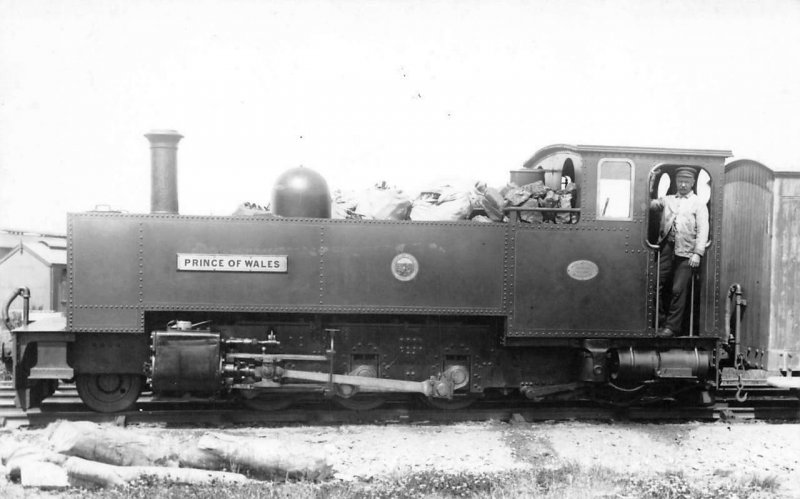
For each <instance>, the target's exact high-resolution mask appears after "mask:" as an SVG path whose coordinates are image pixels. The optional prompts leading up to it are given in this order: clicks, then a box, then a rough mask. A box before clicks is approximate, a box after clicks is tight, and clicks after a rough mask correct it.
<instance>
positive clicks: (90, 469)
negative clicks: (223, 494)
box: [64, 457, 248, 487]
mask: <svg viewBox="0 0 800 499" xmlns="http://www.w3.org/2000/svg"><path fill="white" fill-rule="evenodd" d="M64 468H65V469H66V470H67V473H68V474H69V478H70V481H73V482H78V483H90V484H94V485H96V486H100V487H117V486H121V485H125V484H126V483H129V482H132V481H134V480H138V479H141V478H144V477H151V478H155V479H157V480H163V481H166V482H170V483H175V484H185V485H208V484H211V483H215V484H220V485H229V484H237V483H245V482H247V481H248V479H247V477H245V476H244V475H242V474H239V473H230V472H226V471H210V470H199V469H194V468H163V467H160V466H114V465H112V464H105V463H98V462H95V461H88V460H86V459H81V458H79V457H70V458H69V459H67V460H66V462H65V463H64Z"/></svg>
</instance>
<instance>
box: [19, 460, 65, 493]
mask: <svg viewBox="0 0 800 499" xmlns="http://www.w3.org/2000/svg"><path fill="white" fill-rule="evenodd" d="M20 482H21V483H22V486H23V487H38V488H40V489H65V488H67V487H69V485H70V483H69V478H68V476H67V471H66V470H65V469H64V468H62V467H61V466H59V465H57V464H53V463H48V462H45V461H25V462H23V463H21V464H20Z"/></svg>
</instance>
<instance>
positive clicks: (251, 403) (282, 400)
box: [242, 395, 293, 412]
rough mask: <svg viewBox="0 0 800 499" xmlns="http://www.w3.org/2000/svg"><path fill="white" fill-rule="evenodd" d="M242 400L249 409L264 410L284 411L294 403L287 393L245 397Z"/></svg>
mask: <svg viewBox="0 0 800 499" xmlns="http://www.w3.org/2000/svg"><path fill="white" fill-rule="evenodd" d="M242 401H243V402H244V405H245V406H247V408H248V409H253V410H254V411H263V412H270V411H282V410H284V409H286V408H288V407H289V406H290V405H292V402H293V400H292V398H291V397H287V396H285V395H280V396H268V395H266V396H259V397H253V398H243V399H242Z"/></svg>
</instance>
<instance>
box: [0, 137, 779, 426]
mask: <svg viewBox="0 0 800 499" xmlns="http://www.w3.org/2000/svg"><path fill="white" fill-rule="evenodd" d="M146 137H147V138H148V139H149V141H150V144H151V154H152V193H151V208H152V209H151V213H148V214H128V213H111V212H89V213H75V214H69V215H68V278H69V291H68V306H67V312H66V315H65V316H64V317H62V318H60V319H59V320H58V321H55V322H44V321H38V322H31V323H28V321H27V319H26V321H25V322H26V324H24V325H23V326H22V327H20V328H17V329H16V330H14V331H13V334H14V340H15V341H14V345H13V352H12V353H13V376H14V387H15V389H16V393H17V402H18V404H19V405H20V406H21V407H23V408H26V409H27V408H30V407H35V406H37V405H38V404H39V403H40V402H41V401H42V400H43V399H45V398H46V397H48V396H49V395H50V394H52V393H53V391H54V390H55V388H56V385H57V383H58V381H59V380H73V379H74V381H75V383H76V385H77V388H78V392H79V394H80V396H81V398H82V400H83V401H84V403H85V404H86V405H87V406H88V407H90V408H91V409H93V410H96V411H101V412H115V411H123V410H126V409H128V408H130V407H131V406H133V405H134V404H135V402H136V400H137V398H138V397H139V395H140V393H141V392H142V390H151V391H152V392H153V394H154V395H156V396H161V397H171V396H183V395H186V394H189V395H195V396H202V397H218V398H221V399H238V400H241V401H243V402H244V403H246V404H247V405H249V406H251V407H255V408H258V409H264V410H270V409H279V408H282V407H286V406H287V405H289V404H291V403H292V402H293V401H296V400H299V399H309V398H310V399H315V398H322V397H327V398H329V399H332V400H334V401H336V402H337V403H339V404H341V405H342V406H344V407H347V408H350V409H355V410H368V409H373V408H376V407H378V406H380V405H381V404H382V403H384V402H385V401H387V400H389V399H395V398H409V397H416V398H419V399H421V400H424V401H426V402H427V403H429V404H431V405H432V406H434V407H438V408H442V409H454V408H459V407H466V406H468V405H469V404H471V403H473V402H474V401H476V400H480V399H486V398H491V399H495V398H497V399H508V400H513V399H521V400H549V399H557V400H585V399H592V400H602V401H608V402H622V403H636V402H637V401H652V400H669V401H675V400H677V401H679V402H685V403H710V402H711V401H712V400H713V399H714V395H715V393H717V392H718V391H719V390H720V388H721V387H723V386H724V385H725V383H726V382H728V383H729V381H730V379H732V378H731V376H730V375H728V376H727V377H726V374H725V373H726V372H728V373H730V372H734V373H736V372H738V374H736V379H737V380H738V383H740V384H741V379H742V376H741V372H742V371H744V370H746V369H747V370H753V369H758V368H763V367H764V366H763V364H760V363H759V358H758V357H757V356H758V355H759V352H762V351H763V348H765V347H764V342H765V341H767V340H768V338H767V335H766V334H765V333H755V334H751V335H750V337H748V338H746V340H747V342H749V343H747V344H744V343H743V336H742V335H741V334H739V332H740V331H739V327H740V326H739V324H740V320H739V319H740V318H741V312H742V307H743V303H744V299H743V298H742V295H741V289H740V287H736V285H734V283H736V282H737V275H735V274H736V272H739V271H741V268H739V269H737V268H728V267H725V266H724V265H723V255H724V253H723V251H724V249H725V245H726V244H729V242H728V241H726V239H725V238H724V237H723V226H724V224H725V220H726V218H725V217H726V216H729V214H728V213H727V212H726V211H725V210H724V203H725V202H726V199H725V196H724V191H725V189H724V186H725V185H726V165H725V161H726V158H728V157H730V156H731V153H730V151H720V150H690V149H665V148H634V147H602V146H569V145H553V146H549V147H545V148H543V149H541V150H539V151H538V152H537V153H536V154H535V155H534V156H533V157H532V158H530V159H529V160H528V161H527V162H526V163H525V165H524V167H523V168H522V169H520V170H515V171H513V172H512V175H513V176H515V181H516V182H517V183H518V184H519V183H520V178H519V177H520V176H522V177H525V176H526V175H529V176H531V177H530V179H533V178H539V179H541V180H543V182H544V183H545V184H547V185H548V186H552V187H553V188H554V189H557V188H558V187H559V186H561V185H564V184H565V183H573V184H574V185H575V187H576V189H575V190H574V195H573V197H572V200H571V202H570V204H569V205H568V206H563V205H559V206H555V207H528V208H526V207H521V208H518V207H512V208H505V215H506V216H507V221H506V222H493V223H484V222H474V221H469V220H463V221H431V222H414V221H397V220H338V219H337V220H334V219H331V218H330V209H331V208H330V207H331V198H330V193H329V191H328V186H327V184H326V182H325V180H324V179H323V178H322V177H321V176H320V175H318V174H316V173H315V172H313V171H311V170H309V169H304V168H298V169H293V170H290V171H289V172H287V173H286V174H284V175H283V176H282V177H280V178H279V180H278V182H277V184H276V186H275V189H274V192H273V203H272V204H273V211H274V213H275V214H276V215H278V216H276V217H263V216H261V217H258V216H256V217H244V216H231V217H226V216H186V215H180V214H179V213H178V199H177V157H176V156H177V145H178V142H179V140H180V139H181V138H182V136H181V135H179V134H178V133H176V132H174V131H169V130H166V131H164V130H162V131H153V132H151V133H149V134H147V135H146ZM686 166H690V167H692V168H694V169H695V171H696V172H697V182H696V186H695V190H696V191H697V193H698V195H700V196H701V197H702V198H703V199H705V200H706V201H707V203H708V207H709V213H710V241H709V247H708V249H707V251H706V256H705V257H704V258H703V261H702V263H701V267H700V269H699V271H698V272H696V273H695V276H694V278H693V280H692V284H691V299H690V309H691V312H690V313H689V314H687V320H686V324H685V325H684V331H683V332H682V334H681V335H680V336H677V337H672V338H659V337H657V335H656V331H657V330H658V328H659V317H658V313H657V310H658V303H657V301H658V300H659V297H658V288H659V282H658V279H659V276H658V262H659V251H658V245H657V232H658V219H657V218H656V217H654V216H653V214H652V213H651V212H650V210H649V208H648V207H649V204H650V200H651V199H654V198H656V197H658V196H660V195H663V194H665V193H672V192H674V191H675V172H676V170H677V169H678V168H679V167H686ZM529 212H541V213H543V214H554V213H555V214H568V215H569V216H568V217H566V222H565V223H526V222H524V221H523V218H524V217H523V215H524V214H525V213H529ZM546 218H547V217H545V219H546ZM554 221H556V220H555V219H553V218H551V222H554ZM562 221H563V219H562ZM736 238H737V239H741V237H740V235H736ZM19 297H22V299H23V300H25V299H26V291H25V288H20V291H19V292H18V293H17V294H16V295H15V296H12V297H11V299H10V300H9V303H7V304H6V306H5V308H6V310H7V309H8V307H9V304H10V303H11V302H12V301H13V300H14V299H15V298H19ZM744 352H748V353H747V354H745V353H744ZM751 352H752V354H751ZM761 361H762V362H763V359H761ZM762 371H764V370H763V369H762ZM764 372H766V371H764ZM726 380H727V381H726ZM740 388H741V386H740Z"/></svg>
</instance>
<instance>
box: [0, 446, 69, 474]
mask: <svg viewBox="0 0 800 499" xmlns="http://www.w3.org/2000/svg"><path fill="white" fill-rule="evenodd" d="M2 459H3V461H4V462H5V475H6V477H7V478H8V479H9V480H15V481H16V480H19V479H20V476H21V474H22V467H23V465H25V464H26V463H29V462H34V463H42V462H47V463H53V464H57V465H58V464H62V463H63V462H64V461H65V460H66V459H67V457H66V456H64V455H62V454H58V453H57V452H53V451H51V450H48V449H43V448H41V447H37V446H33V445H26V444H21V445H16V446H13V447H11V449H10V451H7V452H4V455H3V458H2Z"/></svg>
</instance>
